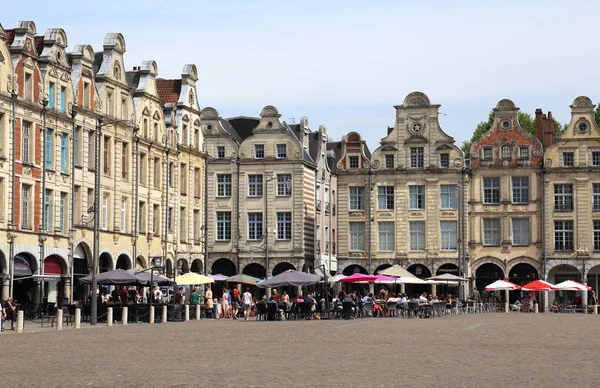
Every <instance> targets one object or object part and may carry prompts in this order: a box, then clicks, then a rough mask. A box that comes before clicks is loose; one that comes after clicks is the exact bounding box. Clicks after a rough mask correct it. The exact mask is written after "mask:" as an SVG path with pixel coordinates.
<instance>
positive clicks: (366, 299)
mask: <svg viewBox="0 0 600 388" xmlns="http://www.w3.org/2000/svg"><path fill="white" fill-rule="evenodd" d="M363 302H365V303H373V293H369V294H367V295H365V297H364V298H363Z"/></svg>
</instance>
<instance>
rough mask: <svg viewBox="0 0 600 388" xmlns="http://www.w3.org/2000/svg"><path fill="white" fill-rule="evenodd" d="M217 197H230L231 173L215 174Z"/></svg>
mask: <svg viewBox="0 0 600 388" xmlns="http://www.w3.org/2000/svg"><path fill="white" fill-rule="evenodd" d="M217 197H231V174H219V175H217Z"/></svg>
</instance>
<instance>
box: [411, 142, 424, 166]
mask: <svg viewBox="0 0 600 388" xmlns="http://www.w3.org/2000/svg"><path fill="white" fill-rule="evenodd" d="M423 167H425V152H424V149H423V147H411V148H410V168H423Z"/></svg>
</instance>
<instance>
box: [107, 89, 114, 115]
mask: <svg viewBox="0 0 600 388" xmlns="http://www.w3.org/2000/svg"><path fill="white" fill-rule="evenodd" d="M106 105H107V106H106V108H107V109H106V110H107V113H108V115H109V116H111V117H115V98H114V93H113V91H112V90H110V89H107V90H106Z"/></svg>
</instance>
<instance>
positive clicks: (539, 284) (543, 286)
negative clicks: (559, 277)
mask: <svg viewBox="0 0 600 388" xmlns="http://www.w3.org/2000/svg"><path fill="white" fill-rule="evenodd" d="M553 287H554V286H553V285H552V284H550V283H548V282H545V281H543V280H534V281H533V282H531V283H529V284H526V285H524V286H523V287H521V289H522V290H523V291H552V290H553V289H554V288H553Z"/></svg>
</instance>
